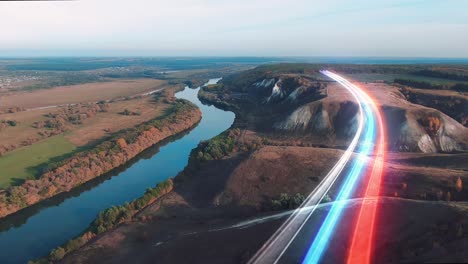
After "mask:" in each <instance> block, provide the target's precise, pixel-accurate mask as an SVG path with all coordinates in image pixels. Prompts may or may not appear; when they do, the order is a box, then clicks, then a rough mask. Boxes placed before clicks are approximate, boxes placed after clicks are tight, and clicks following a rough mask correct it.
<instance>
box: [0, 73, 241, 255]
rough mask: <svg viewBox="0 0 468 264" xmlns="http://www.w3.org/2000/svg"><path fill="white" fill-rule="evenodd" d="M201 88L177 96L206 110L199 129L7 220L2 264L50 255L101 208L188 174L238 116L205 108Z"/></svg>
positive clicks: (1, 225)
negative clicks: (203, 147) (195, 154)
mask: <svg viewBox="0 0 468 264" xmlns="http://www.w3.org/2000/svg"><path fill="white" fill-rule="evenodd" d="M218 80H219V79H212V80H210V81H209V82H208V83H209V84H213V83H216V82H217V81H218ZM199 89H200V88H198V89H190V88H185V90H184V91H181V92H178V93H177V94H176V97H178V98H183V99H187V100H190V101H191V102H193V103H195V104H196V105H197V106H198V107H199V108H200V109H201V111H202V114H203V115H202V120H201V121H200V123H199V124H198V125H197V126H196V127H195V128H194V129H193V130H191V131H189V132H187V133H185V134H184V135H179V136H176V137H174V138H172V139H171V140H168V141H166V142H162V143H160V144H157V145H155V146H153V147H151V148H149V149H148V150H146V151H144V152H143V153H141V154H140V155H139V156H137V157H136V158H134V159H133V160H132V161H130V162H129V163H128V164H127V165H126V166H124V167H121V168H118V169H116V170H114V171H111V172H110V173H108V174H107V175H103V176H102V177H99V178H98V179H95V180H93V181H91V182H89V183H86V184H84V185H83V186H80V187H78V188H76V189H74V190H73V191H71V192H69V193H66V194H63V195H59V196H58V197H55V198H52V199H50V200H47V201H44V202H42V203H40V204H38V205H35V206H32V207H30V208H27V209H25V210H22V211H20V212H18V213H16V214H14V215H12V216H9V217H7V218H5V219H3V220H1V221H0V263H26V262H27V261H28V260H31V259H35V258H38V257H42V256H44V255H47V254H48V253H49V252H50V250H51V249H53V248H55V247H57V246H59V245H61V244H62V243H64V242H66V241H68V240H69V239H71V238H73V237H75V236H77V235H79V234H80V233H81V232H83V230H85V229H86V228H87V227H88V226H89V224H90V223H91V222H92V221H93V220H94V218H95V217H96V215H97V214H98V212H100V211H101V210H103V209H105V208H108V207H110V206H112V205H120V204H123V203H125V202H127V201H131V200H133V199H135V198H137V197H140V196H141V195H143V193H144V192H145V190H146V189H147V188H149V187H154V186H155V185H156V184H157V183H158V182H161V181H163V180H165V179H167V178H169V177H174V176H175V175H177V173H178V172H180V171H181V170H183V169H184V167H185V166H186V165H187V163H188V158H189V154H190V151H191V150H192V149H193V148H195V147H196V146H197V145H198V143H199V142H200V141H202V140H208V139H210V138H212V137H214V136H216V135H218V134H219V133H221V132H222V131H224V130H226V129H228V128H229V127H230V126H231V125H232V123H233V121H234V117H235V116H234V113H232V112H226V111H223V110H220V109H218V108H216V107H214V106H206V105H203V104H202V103H201V102H200V101H199V100H198V98H197V94H198V90H199Z"/></svg>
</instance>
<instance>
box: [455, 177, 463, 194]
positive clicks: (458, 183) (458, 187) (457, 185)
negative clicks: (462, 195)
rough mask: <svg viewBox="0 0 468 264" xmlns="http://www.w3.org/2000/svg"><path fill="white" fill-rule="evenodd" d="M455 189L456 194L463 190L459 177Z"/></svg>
mask: <svg viewBox="0 0 468 264" xmlns="http://www.w3.org/2000/svg"><path fill="white" fill-rule="evenodd" d="M455 189H456V190H457V192H461V191H462V190H463V182H462V180H461V178H460V177H458V179H457V182H456V183H455Z"/></svg>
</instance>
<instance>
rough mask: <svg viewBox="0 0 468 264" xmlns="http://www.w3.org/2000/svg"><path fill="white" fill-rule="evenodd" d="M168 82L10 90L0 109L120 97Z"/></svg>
mask: <svg viewBox="0 0 468 264" xmlns="http://www.w3.org/2000/svg"><path fill="white" fill-rule="evenodd" d="M164 85H167V83H166V82H165V81H162V80H155V79H134V80H115V81H108V82H98V83H86V84H78V85H70V86H61V87H54V88H50V89H42V90H34V91H31V92H21V91H17V92H12V93H11V94H7V95H2V96H1V97H0V105H1V108H0V110H5V109H8V108H10V107H22V108H26V109H29V108H37V107H45V106H51V105H62V104H73V103H82V102H97V101H99V100H108V99H114V98H119V97H126V96H133V95H137V94H143V93H145V92H149V91H152V90H156V89H158V88H162V87H163V86H164Z"/></svg>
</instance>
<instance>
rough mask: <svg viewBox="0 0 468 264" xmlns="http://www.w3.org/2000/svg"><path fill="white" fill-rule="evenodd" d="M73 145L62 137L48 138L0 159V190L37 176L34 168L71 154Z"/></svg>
mask: <svg viewBox="0 0 468 264" xmlns="http://www.w3.org/2000/svg"><path fill="white" fill-rule="evenodd" d="M75 148H76V147H75V145H73V144H72V143H70V142H69V141H68V140H67V139H66V138H65V137H64V136H63V135H58V136H54V137H50V138H48V139H46V140H44V141H41V142H38V143H37V144H33V145H31V146H27V147H23V148H20V149H17V150H15V151H13V152H11V153H9V154H7V155H5V156H3V157H1V158H0V168H1V169H0V188H5V187H8V186H9V185H11V184H16V183H17V182H19V181H22V180H23V179H27V178H32V177H35V176H37V175H36V174H37V171H36V170H35V169H34V167H37V166H38V165H41V164H42V163H44V162H48V161H49V160H50V159H52V158H54V157H58V156H61V155H64V154H67V153H70V152H72V151H73V150H74V149H75Z"/></svg>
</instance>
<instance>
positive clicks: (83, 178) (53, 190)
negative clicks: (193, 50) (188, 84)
mask: <svg viewBox="0 0 468 264" xmlns="http://www.w3.org/2000/svg"><path fill="white" fill-rule="evenodd" d="M169 112H170V114H168V115H166V116H162V117H160V118H157V119H154V120H151V121H149V122H147V123H142V124H140V125H139V126H136V127H135V128H134V129H130V130H127V131H123V132H120V133H117V134H115V135H114V136H113V137H112V138H111V139H108V140H106V141H104V142H102V143H100V144H98V145H97V146H96V147H94V148H92V149H91V150H89V151H84V152H80V153H78V154H76V155H74V156H72V157H71V158H69V159H67V160H64V161H61V162H60V163H58V164H57V165H56V166H55V168H52V169H49V170H48V171H47V172H46V173H44V174H43V175H40V176H39V177H38V179H36V180H27V181H26V182H25V183H23V184H22V185H21V186H13V187H10V188H8V189H7V190H6V191H5V192H3V193H1V194H0V208H1V209H0V216H1V217H4V216H6V215H9V214H11V213H14V212H16V211H18V210H20V209H22V208H24V207H26V206H30V205H32V204H35V203H37V202H39V201H41V200H44V199H47V198H50V197H52V196H54V195H57V194H59V193H61V192H66V191H70V190H71V189H72V188H74V187H76V186H78V185H80V184H83V183H85V182H87V181H89V180H91V179H93V178H95V177H98V176H100V175H102V174H104V173H105V172H107V171H110V170H111V169H113V168H116V167H118V166H120V165H123V164H125V163H126V162H127V161H128V160H130V159H131V158H133V157H135V156H136V155H137V154H139V153H140V152H142V151H143V150H145V149H146V148H148V147H150V146H152V145H154V144H156V143H158V142H160V141H161V140H163V139H165V138H168V137H170V136H173V135H175V134H177V133H180V132H182V131H184V130H187V129H189V128H191V127H193V126H194V125H195V124H196V123H198V122H199V120H200V119H201V112H200V111H199V109H198V108H196V106H194V105H192V104H190V103H187V102H185V101H175V102H174V103H172V109H171V111H169Z"/></svg>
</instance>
